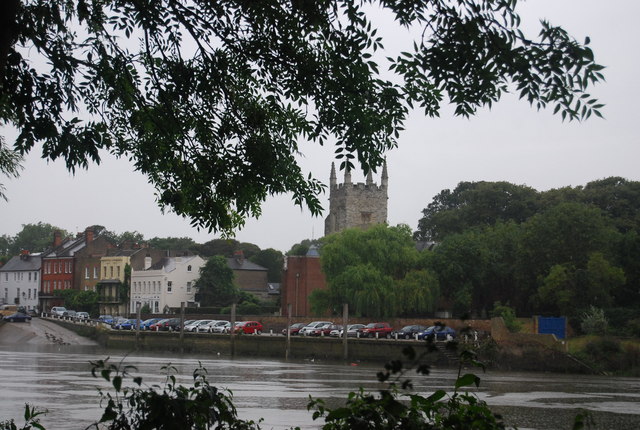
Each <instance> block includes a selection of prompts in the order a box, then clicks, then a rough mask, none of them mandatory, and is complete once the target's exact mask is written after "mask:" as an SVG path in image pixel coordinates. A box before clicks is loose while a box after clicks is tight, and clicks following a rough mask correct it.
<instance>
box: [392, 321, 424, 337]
mask: <svg viewBox="0 0 640 430" xmlns="http://www.w3.org/2000/svg"><path fill="white" fill-rule="evenodd" d="M426 329H427V327H426V326H423V325H419V324H413V325H407V326H404V327H402V328H401V329H400V330H398V331H397V332H396V333H395V334H397V335H398V339H415V338H416V335H417V334H419V333H422V332H423V331H425V330H426Z"/></svg>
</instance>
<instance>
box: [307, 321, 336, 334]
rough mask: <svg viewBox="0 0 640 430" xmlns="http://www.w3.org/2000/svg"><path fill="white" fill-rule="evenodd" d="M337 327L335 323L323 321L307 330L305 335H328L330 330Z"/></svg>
mask: <svg viewBox="0 0 640 430" xmlns="http://www.w3.org/2000/svg"><path fill="white" fill-rule="evenodd" d="M337 327H339V326H338V325H336V324H333V323H325V324H322V325H319V326H317V327H316V328H313V329H311V330H307V332H306V335H307V336H329V333H331V330H335V329H336V328H337Z"/></svg>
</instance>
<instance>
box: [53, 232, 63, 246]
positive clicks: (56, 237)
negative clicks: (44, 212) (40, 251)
mask: <svg viewBox="0 0 640 430" xmlns="http://www.w3.org/2000/svg"><path fill="white" fill-rule="evenodd" d="M60 245H62V233H60V230H56V231H54V232H53V247H54V248H57V247H59V246H60Z"/></svg>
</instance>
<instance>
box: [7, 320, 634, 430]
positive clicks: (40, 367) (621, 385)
mask: <svg viewBox="0 0 640 430" xmlns="http://www.w3.org/2000/svg"><path fill="white" fill-rule="evenodd" d="M32 324H33V323H32ZM8 326H9V325H8V324H7V325H5V326H4V327H2V329H1V330H0V348H1V350H0V421H2V420H5V419H8V418H17V419H18V418H21V417H22V414H23V410H24V404H25V403H30V404H32V405H36V406H39V407H41V408H46V409H47V410H48V413H47V414H46V415H45V416H44V417H43V419H42V422H43V424H44V425H45V427H46V428H47V429H48V430H75V429H83V428H86V427H87V426H88V425H89V424H91V423H92V422H94V421H95V420H97V419H98V418H99V416H100V412H101V409H100V408H99V395H98V393H97V388H99V387H101V388H103V389H104V388H108V386H107V384H106V382H105V381H103V380H100V379H96V378H93V377H92V376H91V374H90V364H89V362H90V361H92V360H97V359H103V358H106V357H107V356H109V357H110V361H111V362H114V363H119V362H124V363H125V364H130V365H134V366H136V367H137V369H138V370H137V371H136V372H135V374H136V375H137V376H141V377H142V378H143V381H144V382H145V383H146V384H149V385H151V384H157V383H162V382H163V380H164V376H163V375H162V372H161V371H160V368H161V367H162V366H164V365H166V364H168V363H171V364H172V365H173V366H175V367H176V369H177V370H178V380H179V382H181V383H183V384H189V382H190V380H191V374H192V372H193V370H194V369H195V368H196V367H197V366H198V363H199V362H200V363H202V365H203V366H204V367H205V368H206V369H207V371H208V374H209V377H208V379H209V381H210V382H211V383H212V384H213V385H216V386H218V387H221V388H227V389H229V390H231V391H232V392H233V396H234V404H235V405H236V407H237V409H238V413H239V416H240V417H241V418H243V419H254V420H258V419H260V418H263V419H264V421H263V422H262V424H261V427H262V428H263V429H288V428H290V427H292V426H299V427H300V428H302V429H317V428H319V427H320V425H321V423H320V422H314V421H313V420H312V417H311V413H310V412H308V411H307V410H306V406H307V403H308V399H309V395H312V396H314V397H316V398H322V399H324V400H325V401H327V403H328V404H329V405H332V406H337V405H340V404H343V402H344V399H346V397H347V395H348V393H349V392H350V391H352V390H354V389H356V388H357V387H359V386H362V387H364V388H365V390H368V391H375V390H376V389H377V388H379V385H378V383H377V382H376V378H375V374H376V372H377V371H378V370H380V367H379V366H373V365H367V364H362V363H347V364H336V363H323V362H318V361H314V362H311V361H289V362H285V361H278V360H272V359H245V358H235V359H232V358H229V357H219V356H213V357H212V356H194V355H188V356H187V355H174V354H159V353H153V354H133V353H132V354H129V355H126V354H123V352H121V351H105V350H102V349H101V348H100V347H99V346H97V345H92V344H91V342H82V341H76V342H75V343H76V344H67V342H62V344H60V342H59V339H61V338H63V337H64V336H65V334H64V333H63V332H59V333H58V334H56V336H52V335H50V336H49V340H50V341H49V342H40V341H34V339H39V337H38V336H36V337H34V338H33V339H32V340H29V341H27V342H20V343H15V340H16V337H15V335H11V334H10V333H13V332H14V331H15V330H13V329H10V330H12V331H11V332H9V331H8V330H7V329H8V328H9V327H8ZM33 326H34V327H35V326H36V325H35V324H34V325H33ZM21 327H26V325H24V326H21ZM36 331H37V330H36ZM51 339H53V341H51ZM80 343H84V344H80ZM479 373H480V377H481V378H482V381H481V385H480V388H479V389H474V390H472V391H473V392H474V393H475V394H476V395H477V396H478V397H479V398H481V399H483V400H485V401H486V402H487V403H488V404H489V405H490V407H491V408H492V410H495V411H498V412H500V413H502V414H503V415H504V416H505V418H506V421H507V423H509V424H510V425H517V426H518V427H519V428H521V429H538V430H546V429H562V428H564V429H570V428H571V425H572V422H573V417H574V416H575V414H576V413H577V411H578V410H579V409H586V410H589V411H591V412H592V413H593V414H594V417H595V420H596V423H597V424H598V425H597V427H596V428H598V429H611V428H615V429H616V430H626V429H629V430H632V429H633V430H636V429H638V428H640V379H638V378H622V377H603V376H586V375H564V374H543V373H515V372H508V373H507V372H487V373H485V374H482V373H481V372H479ZM454 379H455V371H454V370H453V369H433V371H432V372H431V374H430V375H429V376H426V377H414V378H413V380H414V385H415V389H416V390H417V391H419V392H421V393H425V394H427V393H431V392H433V391H434V390H437V389H444V390H447V391H450V390H451V388H452V386H453V382H454ZM17 421H18V422H19V423H20V422H21V421H20V420H19V419H18V420H17Z"/></svg>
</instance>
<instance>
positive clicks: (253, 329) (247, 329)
mask: <svg viewBox="0 0 640 430" xmlns="http://www.w3.org/2000/svg"><path fill="white" fill-rule="evenodd" d="M233 332H234V333H237V334H242V333H244V334H262V324H260V323H259V322H258V321H240V322H238V323H236V325H235V327H234V328H233Z"/></svg>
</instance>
